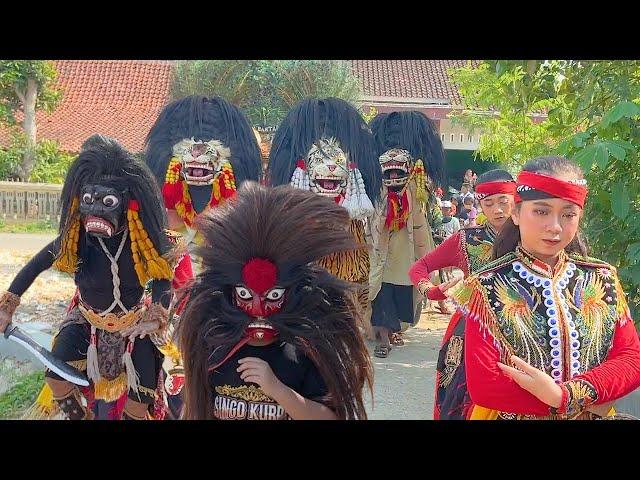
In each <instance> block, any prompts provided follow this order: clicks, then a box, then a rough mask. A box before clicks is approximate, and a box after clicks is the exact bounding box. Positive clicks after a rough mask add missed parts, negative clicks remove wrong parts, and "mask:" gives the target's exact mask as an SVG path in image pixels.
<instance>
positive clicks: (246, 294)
mask: <svg viewBox="0 0 640 480" xmlns="http://www.w3.org/2000/svg"><path fill="white" fill-rule="evenodd" d="M236 295H238V297H239V298H241V299H242V300H250V299H251V298H253V295H251V292H250V291H249V290H248V289H247V288H245V287H236Z"/></svg>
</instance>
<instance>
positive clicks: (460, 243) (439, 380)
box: [409, 169, 516, 420]
mask: <svg viewBox="0 0 640 480" xmlns="http://www.w3.org/2000/svg"><path fill="white" fill-rule="evenodd" d="M515 191H516V184H515V182H514V180H513V177H512V176H511V174H510V173H509V172H507V171H506V170H500V169H495V170H489V171H488V172H485V173H483V174H482V175H480V177H478V184H477V186H476V197H477V198H478V199H479V200H480V205H481V206H482V211H483V212H484V214H485V215H486V217H487V222H486V223H485V224H484V225H482V226H476V227H470V228H465V229H462V230H460V231H458V232H457V233H456V234H454V235H452V236H451V237H449V238H447V239H446V240H445V241H444V242H442V243H441V244H440V245H439V246H438V247H437V248H436V249H435V250H433V251H431V252H430V253H428V254H427V255H425V256H424V257H422V258H421V259H420V260H418V261H417V262H416V263H414V264H413V266H412V267H411V270H409V277H410V278H411V281H412V282H413V284H414V285H415V286H416V288H417V289H418V290H419V291H420V293H422V294H423V295H424V296H425V297H427V298H428V299H429V300H437V301H438V303H439V307H440V311H441V312H442V313H451V312H448V311H447V310H446V306H445V303H444V300H445V299H446V298H447V297H446V295H445V293H444V292H446V290H447V289H449V288H451V287H452V286H453V285H454V284H456V283H457V282H458V281H459V279H454V280H451V281H449V282H446V283H442V284H440V285H437V286H434V285H433V284H432V283H431V282H430V281H429V275H430V274H431V272H434V271H436V270H440V269H443V268H447V267H456V268H459V269H460V270H462V273H463V274H464V276H465V277H467V276H469V275H470V274H471V273H473V272H475V271H476V270H478V269H479V268H481V267H483V266H484V265H486V264H487V263H488V262H490V261H491V254H492V249H493V241H494V239H495V237H496V234H497V232H498V231H499V230H500V228H501V227H502V225H504V222H505V221H506V220H507V218H508V217H509V216H510V215H511V210H512V209H513V196H514V194H515ZM454 319H455V320H456V321H455V322H451V323H450V324H449V328H448V329H447V332H446V333H445V335H444V338H443V341H442V347H441V349H440V355H439V357H438V365H437V371H436V399H435V403H434V407H435V408H434V418H435V419H443V420H444V419H453V418H465V414H464V406H465V405H468V404H469V396H468V395H466V388H465V387H464V376H462V377H460V378H456V376H455V373H456V371H457V370H458V367H459V366H460V364H461V363H462V361H463V355H462V354H463V336H464V322H459V319H460V316H456V317H454ZM454 378H456V381H455V382H454V381H453V380H454Z"/></svg>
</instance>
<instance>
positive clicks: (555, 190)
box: [515, 172, 588, 208]
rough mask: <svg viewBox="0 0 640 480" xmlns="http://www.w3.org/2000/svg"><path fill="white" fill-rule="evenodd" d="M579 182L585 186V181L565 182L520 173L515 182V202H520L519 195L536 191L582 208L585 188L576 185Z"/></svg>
mask: <svg viewBox="0 0 640 480" xmlns="http://www.w3.org/2000/svg"><path fill="white" fill-rule="evenodd" d="M576 182H580V183H582V184H584V185H586V183H587V182H586V180H577V181H574V182H565V181H564V180H558V179H557V178H554V177H550V176H548V175H542V174H540V173H533V172H520V175H518V180H517V182H516V183H517V187H516V190H517V191H516V195H515V201H516V203H519V202H521V201H522V198H521V197H520V195H519V193H525V192H527V191H529V190H538V191H540V192H544V193H546V194H549V195H551V196H552V197H555V198H561V199H563V200H567V201H569V202H571V203H575V204H576V205H578V206H579V207H580V208H584V202H585V200H586V199H587V192H588V190H587V187H586V186H583V185H578V183H576Z"/></svg>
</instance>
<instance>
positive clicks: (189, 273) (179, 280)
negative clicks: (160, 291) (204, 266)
mask: <svg viewBox="0 0 640 480" xmlns="http://www.w3.org/2000/svg"><path fill="white" fill-rule="evenodd" d="M192 278H193V269H192V267H191V257H190V256H189V254H188V253H186V254H185V255H184V256H183V257H182V259H181V260H180V263H178V266H177V267H176V269H175V271H174V272H173V282H172V283H171V286H172V287H173V289H174V290H178V289H179V288H181V287H182V286H184V285H185V284H186V283H187V282H188V281H189V280H191V279H192Z"/></svg>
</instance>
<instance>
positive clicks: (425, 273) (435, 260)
mask: <svg viewBox="0 0 640 480" xmlns="http://www.w3.org/2000/svg"><path fill="white" fill-rule="evenodd" d="M462 234H463V232H462V231H458V232H456V233H454V234H453V235H451V236H450V237H449V238H447V239H446V240H445V241H444V242H442V243H441V244H440V245H438V246H437V247H436V248H435V249H433V250H431V251H430V252H429V253H427V254H426V255H425V256H424V257H422V258H421V259H420V260H418V261H417V262H416V263H414V264H413V265H412V266H411V268H410V269H409V278H410V279H411V281H412V282H413V284H414V285H415V286H416V288H417V287H418V282H420V281H421V280H425V279H427V280H428V279H429V275H430V274H431V272H435V271H436V270H440V269H441V268H445V267H457V268H459V269H460V270H462V271H463V272H464V274H465V276H466V275H469V267H468V265H467V260H466V258H465V256H464V253H463V252H462ZM435 290H437V292H436V291H435ZM432 292H433V293H432ZM446 298H447V297H446V295H444V294H442V292H440V289H434V288H432V289H431V290H430V291H429V300H445V299H446Z"/></svg>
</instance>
